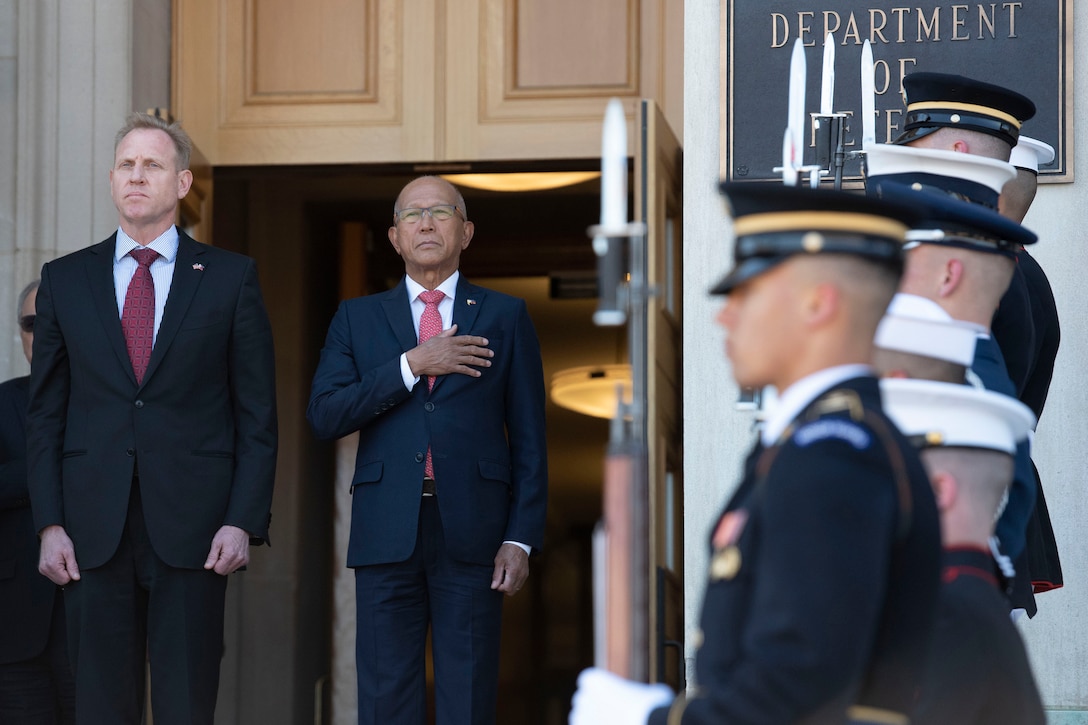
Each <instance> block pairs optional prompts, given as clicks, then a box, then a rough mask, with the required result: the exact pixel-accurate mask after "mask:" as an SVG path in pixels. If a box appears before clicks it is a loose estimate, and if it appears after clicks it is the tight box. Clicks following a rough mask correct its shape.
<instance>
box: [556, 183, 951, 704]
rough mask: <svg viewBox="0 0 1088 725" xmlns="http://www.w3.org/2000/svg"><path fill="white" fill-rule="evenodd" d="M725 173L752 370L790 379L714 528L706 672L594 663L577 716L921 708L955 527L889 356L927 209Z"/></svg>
mask: <svg viewBox="0 0 1088 725" xmlns="http://www.w3.org/2000/svg"><path fill="white" fill-rule="evenodd" d="M722 191H723V192H724V194H725V195H726V197H727V198H728V200H729V204H730V207H731V209H732V213H733V217H734V235H735V243H734V261H735V264H734V267H733V269H732V271H730V272H729V273H728V274H727V275H726V276H725V277H724V279H722V280H721V282H719V283H718V284H717V285H716V286H715V287H714V288H713V290H712V293H713V294H721V295H726V296H727V298H728V299H727V301H726V304H725V306H724V307H723V308H722V311H721V312H720V314H719V316H718V321H719V323H720V324H721V325H722V326H723V327H724V328H725V329H726V331H727V342H726V354H727V356H728V357H729V359H730V361H731V363H732V369H733V375H734V377H735V379H736V381H737V383H738V384H739V385H741V386H745V387H763V386H768V385H769V386H774V387H775V388H776V389H777V390H778V392H779V398H778V401H777V403H776V405H775V407H774V408H773V409H772V410H771V411H770V412H769V415H768V417H767V419H766V421H765V424H764V426H763V429H762V430H761V432H760V440H759V441H758V443H757V444H756V446H755V448H754V449H753V450H752V452H751V454H750V455H749V457H748V460H747V462H746V464H745V470H744V474H743V478H742V480H741V482H740V485H739V487H738V488H737V489H736V491H735V493H734V494H733V496H732V498H731V499H730V501H729V502H728V504H727V505H726V507H725V508H724V510H723V511H722V513H721V515H720V516H719V518H718V519H717V520H716V521H715V524H714V526H713V529H712V531H711V533H710V541H709V546H710V557H709V560H710V564H709V570H708V572H707V576H708V581H707V587H706V593H705V598H704V601H703V608H702V615H701V619H700V627H701V632H700V638H701V643H700V644H699V645H698V651H697V654H696V665H695V667H696V680H697V683H698V686H697V689H696V690H695V691H694V694H692V695H690V696H687V697H684V696H683V695H682V696H681V697H679V698H676V699H675V700H673V701H672V702H662V700H664V697H663V696H662V695H663V693H662V692H661V690H660V687H661V686H651V685H642V684H637V683H632V682H629V681H626V680H622V679H620V678H618V677H615V676H614V675H611V674H609V673H607V672H603V671H600V670H588V671H586V672H584V673H583V674H582V676H581V677H580V678H579V689H578V692H576V693H575V697H574V709H573V712H572V714H571V719H570V722H571V723H572V724H573V725H589V724H590V723H593V724H594V725H596V723H602V722H607V723H610V724H612V725H633V724H635V723H637V724H638V725H643V723H651V724H652V725H666V723H668V725H676V724H683V725H702V724H704V723H705V724H708V725H709V724H710V723H732V722H744V723H768V724H769V723H786V722H788V723H800V724H804V725H832V723H834V725H841V724H842V723H844V722H851V723H903V724H904V725H905V724H906V723H907V722H908V721H907V717H906V715H905V713H906V712H907V710H908V709H909V707H910V704H911V701H912V698H913V695H914V693H915V691H916V688H917V686H918V684H919V682H920V679H921V674H922V664H923V659H924V656H925V642H926V641H927V639H928V635H929V631H930V628H931V625H932V618H933V611H934V606H935V601H936V593H937V586H938V578H937V577H938V568H939V552H940V542H939V531H938V521H937V512H936V506H935V504H934V500H933V495H932V491H931V489H930V486H929V482H928V480H927V479H926V476H925V471H924V470H923V468H922V466H921V462H920V461H919V460H918V458H917V454H916V453H915V452H914V451H913V450H912V449H911V448H910V446H909V445H908V444H907V442H906V440H905V439H904V438H903V437H902V435H901V434H900V433H899V432H898V431H897V430H896V429H895V427H894V426H893V425H892V424H891V423H890V422H889V421H888V419H887V418H886V417H885V416H884V414H883V413H882V412H881V407H880V393H879V387H878V382H877V379H876V378H875V377H874V375H873V369H872V367H871V366H870V361H871V356H872V344H873V342H872V341H873V334H874V332H875V330H876V326H877V323H878V322H879V320H880V318H881V316H882V313H883V311H884V309H885V308H886V307H887V305H888V301H889V300H890V299H891V298H892V295H893V294H894V293H895V289H896V286H897V283H898V280H899V277H900V273H901V269H902V243H903V238H904V234H905V232H906V230H907V229H908V228H909V227H911V226H912V225H914V224H915V223H916V221H917V220H916V218H915V211H914V209H913V208H912V207H911V206H907V205H901V204H897V203H893V202H891V201H887V200H877V199H868V198H865V197H863V196H858V195H854V194H848V193H844V192H834V191H829V190H818V189H816V190H814V189H797V188H791V187H779V186H763V185H756V184H724V185H723V186H722ZM655 704H658V705H660V706H658V707H656V708H655V707H654V705H655Z"/></svg>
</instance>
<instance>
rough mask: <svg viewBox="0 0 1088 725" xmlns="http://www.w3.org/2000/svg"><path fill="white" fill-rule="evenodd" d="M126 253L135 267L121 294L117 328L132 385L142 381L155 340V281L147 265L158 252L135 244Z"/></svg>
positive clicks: (157, 255)
mask: <svg viewBox="0 0 1088 725" xmlns="http://www.w3.org/2000/svg"><path fill="white" fill-rule="evenodd" d="M129 254H130V255H131V256H132V258H133V259H135V260H136V264H137V265H139V266H137V267H136V274H134V275H132V281H131V282H129V283H128V292H126V293H125V307H124V310H123V311H122V312H121V331H122V332H124V333H125V347H126V348H128V359H129V360H131V361H132V372H134V373H136V384H137V385H139V384H141V383H143V381H144V373H146V372H147V364H148V362H150V361H151V348H152V346H153V344H154V342H155V281H154V280H153V279H152V278H151V269H150V267H151V263H152V262H154V261H155V260H156V259H158V257H159V253H158V252H156V251H155V250H154V249H147V248H145V247H139V248H137V249H133V250H132V251H131V252H129Z"/></svg>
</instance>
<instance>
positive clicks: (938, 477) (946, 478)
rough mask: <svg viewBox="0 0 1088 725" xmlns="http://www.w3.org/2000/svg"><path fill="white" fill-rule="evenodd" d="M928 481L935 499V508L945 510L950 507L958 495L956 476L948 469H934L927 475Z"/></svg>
mask: <svg viewBox="0 0 1088 725" xmlns="http://www.w3.org/2000/svg"><path fill="white" fill-rule="evenodd" d="M929 482H930V484H931V485H932V486H933V495H934V497H935V498H936V499H937V510H938V511H947V510H949V509H950V508H952V506H953V505H954V504H955V503H956V499H957V498H958V497H959V482H958V481H956V477H955V476H953V475H952V474H951V473H949V472H948V471H934V472H933V473H932V474H930V476H929Z"/></svg>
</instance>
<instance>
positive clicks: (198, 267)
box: [193, 262, 204, 272]
mask: <svg viewBox="0 0 1088 725" xmlns="http://www.w3.org/2000/svg"><path fill="white" fill-rule="evenodd" d="M193 269H195V270H196V271H197V272H203V271H204V265H203V264H201V263H200V262H197V263H196V264H194V265H193Z"/></svg>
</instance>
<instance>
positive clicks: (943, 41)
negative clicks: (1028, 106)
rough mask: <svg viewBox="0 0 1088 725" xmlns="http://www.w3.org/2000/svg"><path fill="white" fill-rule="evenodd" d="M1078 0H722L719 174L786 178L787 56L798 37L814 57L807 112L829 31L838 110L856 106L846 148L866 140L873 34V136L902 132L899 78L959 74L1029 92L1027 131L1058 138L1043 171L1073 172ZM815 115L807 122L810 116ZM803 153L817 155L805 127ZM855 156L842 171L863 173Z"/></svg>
mask: <svg viewBox="0 0 1088 725" xmlns="http://www.w3.org/2000/svg"><path fill="white" fill-rule="evenodd" d="M1071 12H1072V0H1031V1H1028V0H1019V1H1009V0H999V1H997V2H983V3H977V2H972V3H963V4H957V3H939V4H934V3H924V4H921V5H909V6H908V5H904V6H901V7H900V6H895V5H893V4H878V3H875V2H872V0H870V2H869V4H865V3H860V2H836V1H835V0H827V2H826V4H825V5H823V6H821V5H819V4H815V3H812V2H804V1H802V0H776V2H773V3H768V2H764V1H763V0H722V15H721V33H722V37H721V94H722V97H721V98H722V100H721V103H722V108H721V129H720V135H721V176H722V178H723V179H728V180H730V181H741V180H766V179H778V178H781V176H780V175H779V174H777V173H775V172H774V171H773V169H774V168H775V167H776V166H781V164H782V136H783V133H784V132H785V129H786V126H787V121H786V116H787V107H788V89H789V75H790V55H791V53H792V51H793V45H794V42H795V40H796V39H797V38H801V42H802V43H803V44H804V46H805V60H806V64H807V73H806V93H805V111H806V119H811V116H809V115H808V114H812V113H816V112H817V111H818V110H819V109H820V95H821V76H822V66H823V57H824V45H825V42H824V38H825V36H826V34H827V32H829V31H830V32H832V33H833V38H834V43H835V64H834V66H835V90H834V102H833V106H832V111H834V112H836V113H845V114H849V117H848V118H847V119H846V121H845V128H846V130H845V133H844V141H845V144H844V145H845V150H846V151H847V152H850V151H857V150H860V146H861V140H860V139H861V131H862V129H861V121H860V118H859V117H858V116H859V112H860V107H861V50H862V44H863V43H864V42H865V40H869V41H870V43H871V44H872V50H873V61H874V65H875V73H874V75H875V79H874V80H875V86H876V104H875V105H876V141H877V143H884V142H886V141H889V140H891V139H893V138H895V136H896V135H898V133H899V131H900V130H901V126H902V118H903V113H904V110H905V103H904V101H903V92H902V78H903V76H904V75H906V74H908V73H912V72H914V71H931V72H939V73H956V74H959V75H965V76H970V77H971V78H976V79H978V80H981V81H986V82H988V83H994V84H997V85H1001V86H1005V87H1006V88H1011V89H1012V90H1015V91H1018V92H1020V93H1023V94H1024V95H1026V96H1027V97H1029V98H1031V100H1032V101H1034V103H1035V106H1036V109H1037V110H1036V114H1035V117H1034V118H1032V119H1031V120H1030V121H1028V122H1027V123H1025V124H1024V127H1023V129H1022V132H1023V134H1024V135H1026V136H1031V137H1034V138H1037V139H1040V140H1042V141H1045V142H1046V143H1048V144H1050V145H1051V146H1053V147H1054V151H1055V158H1054V161H1053V162H1052V163H1050V164H1048V165H1046V166H1042V167H1040V169H1039V177H1040V180H1041V181H1072V180H1073V167H1072V165H1073V149H1072V134H1070V133H1069V124H1068V120H1069V118H1071V116H1072V113H1073V95H1072V93H1073V91H1072V89H1073V79H1072V73H1071V70H1072V32H1073V27H1072V20H1071ZM809 124H811V121H809ZM804 158H805V163H806V164H812V163H815V162H816V148H815V138H814V134H813V133H812V129H811V128H808V129H806V144H805V157H804ZM860 173H861V172H860V161H859V159H858V158H856V157H849V154H848V159H847V161H846V164H845V166H844V177H845V178H847V179H858V178H860Z"/></svg>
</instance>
